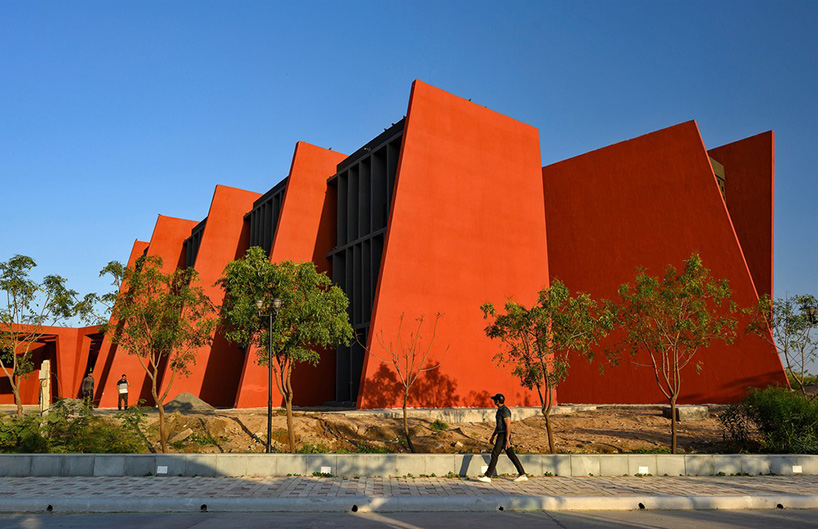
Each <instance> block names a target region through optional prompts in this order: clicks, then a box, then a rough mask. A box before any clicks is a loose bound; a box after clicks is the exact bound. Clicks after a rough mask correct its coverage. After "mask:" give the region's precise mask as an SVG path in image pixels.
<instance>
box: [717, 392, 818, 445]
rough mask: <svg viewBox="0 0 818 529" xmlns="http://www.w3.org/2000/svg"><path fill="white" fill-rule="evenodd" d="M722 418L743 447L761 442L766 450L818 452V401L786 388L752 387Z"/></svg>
mask: <svg viewBox="0 0 818 529" xmlns="http://www.w3.org/2000/svg"><path fill="white" fill-rule="evenodd" d="M719 420H720V421H721V423H722V426H723V427H724V429H725V437H729V438H730V439H731V440H732V441H733V442H735V443H736V444H737V445H738V446H739V447H741V448H744V449H746V448H748V447H752V446H753V445H754V444H756V443H758V444H759V445H760V448H761V450H762V451H765V452H771V453H778V454H782V453H795V454H818V401H813V402H810V401H809V400H807V399H806V398H804V396H802V395H799V394H797V393H794V392H791V391H789V390H787V389H785V388H777V387H769V388H766V389H762V390H752V391H751V392H750V393H749V394H748V395H747V396H746V397H745V398H744V400H742V401H741V402H740V403H739V404H737V405H735V406H731V407H730V408H728V409H727V410H726V411H725V412H723V413H722V414H721V415H719ZM756 431H757V433H756Z"/></svg>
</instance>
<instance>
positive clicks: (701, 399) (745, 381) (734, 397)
mask: <svg viewBox="0 0 818 529" xmlns="http://www.w3.org/2000/svg"><path fill="white" fill-rule="evenodd" d="M705 369H706V367H705ZM776 375H778V372H775V371H770V372H767V373H760V374H758V375H755V376H752V377H744V378H740V379H738V380H731V381H730V383H729V384H725V385H724V386H723V389H722V391H721V392H720V393H721V394H722V395H726V397H724V398H723V399H720V402H739V401H740V400H741V399H743V398H744V397H745V396H746V395H747V394H748V393H749V392H750V390H751V389H754V388H757V389H763V388H766V387H770V386H779V387H787V385H786V384H770V380H775V376H776ZM693 376H696V374H695V372H694V373H693ZM691 378H692V377H691ZM683 383H684V382H683ZM711 402H713V395H712V394H704V393H685V392H684V389H683V390H682V395H681V396H680V397H679V403H681V404H708V403H711Z"/></svg>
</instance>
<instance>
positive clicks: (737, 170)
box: [709, 131, 775, 296]
mask: <svg viewBox="0 0 818 529" xmlns="http://www.w3.org/2000/svg"><path fill="white" fill-rule="evenodd" d="M709 154H710V156H711V157H712V158H713V159H714V160H716V161H717V162H719V163H721V164H722V165H724V175H725V178H724V188H725V189H724V195H725V199H726V201H727V209H728V210H729V211H730V218H731V219H732V220H733V227H734V228H735V229H736V235H738V240H739V241H740V242H741V249H742V250H743V252H744V258H745V259H747V266H748V267H749V268H750V274H752V276H753V282H754V283H755V286H756V290H757V291H758V293H759V295H763V294H769V295H770V296H772V295H773V279H774V278H773V261H774V260H773V249H774V232H773V216H774V207H773V204H774V195H775V135H774V133H773V132H772V131H769V132H765V133H763V134H759V135H757V136H753V137H751V138H746V139H743V140H740V141H737V142H734V143H730V144H728V145H724V146H722V147H717V148H715V149H711V150H710V151H709Z"/></svg>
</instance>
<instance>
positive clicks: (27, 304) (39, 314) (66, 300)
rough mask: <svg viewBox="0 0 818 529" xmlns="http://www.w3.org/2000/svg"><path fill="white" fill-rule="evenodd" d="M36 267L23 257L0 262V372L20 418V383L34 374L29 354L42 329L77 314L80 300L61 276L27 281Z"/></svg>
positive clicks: (29, 259) (49, 276)
mask: <svg viewBox="0 0 818 529" xmlns="http://www.w3.org/2000/svg"><path fill="white" fill-rule="evenodd" d="M36 266H37V264H36V263H35V262H34V259H32V258H31V257H27V256H25V255H15V256H14V257H12V258H11V259H9V260H8V261H5V262H0V291H3V292H5V298H6V303H5V304H4V306H0V368H2V370H3V373H4V374H5V375H6V377H8V380H9V384H10V386H11V391H12V393H13V394H14V403H15V404H16V405H17V417H18V418H19V417H22V416H23V402H22V400H21V398H20V379H21V378H25V377H26V376H27V375H28V374H29V373H31V372H32V371H33V370H34V367H35V366H34V364H33V362H32V361H31V352H32V351H31V350H32V347H33V346H34V344H35V343H37V342H39V341H40V340H41V339H42V337H43V335H44V334H45V332H44V329H43V327H45V326H53V325H58V324H60V323H61V322H64V321H65V320H67V319H69V318H71V317H73V316H75V315H77V314H78V312H79V311H80V308H81V303H82V302H81V300H78V296H77V293H76V292H75V291H74V290H70V289H68V288H67V287H66V286H65V282H66V280H65V279H63V278H62V277H60V276H56V275H48V276H45V277H44V278H43V280H42V281H40V282H37V281H35V280H34V279H32V278H31V277H30V273H31V270H32V269H33V268H34V267H36Z"/></svg>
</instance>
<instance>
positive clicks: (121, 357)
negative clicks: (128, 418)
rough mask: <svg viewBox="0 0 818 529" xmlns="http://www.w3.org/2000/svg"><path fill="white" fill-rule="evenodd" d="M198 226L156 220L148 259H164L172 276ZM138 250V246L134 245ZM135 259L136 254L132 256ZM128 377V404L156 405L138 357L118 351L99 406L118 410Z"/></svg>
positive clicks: (191, 222) (169, 219)
mask: <svg viewBox="0 0 818 529" xmlns="http://www.w3.org/2000/svg"><path fill="white" fill-rule="evenodd" d="M196 224H198V222H197V221H195V220H187V219H178V218H174V217H166V216H164V215H159V217H158V218H157V219H156V226H155V227H154V229H153V235H151V241H150V244H149V245H148V250H147V255H156V256H159V257H161V258H162V264H163V266H162V269H163V271H164V272H165V273H169V272H172V271H173V270H175V269H177V268H178V267H179V266H183V265H184V262H185V252H184V247H183V243H184V241H185V239H187V238H188V237H189V236H190V231H191V230H192V229H193V228H194V227H195V226H196ZM134 247H135V248H134V249H136V245H134ZM132 255H133V254H132ZM123 373H125V374H127V375H128V380H129V381H130V383H131V387H130V391H129V400H130V402H131V403H132V404H134V403H136V400H137V399H138V398H140V399H144V400H145V402H146V404H147V405H149V406H151V405H153V398H152V397H151V394H150V379H149V378H148V376H147V375H146V374H145V370H144V369H143V368H142V366H141V365H140V364H139V360H138V359H137V357H136V356H135V355H129V354H126V353H125V352H124V351H123V350H121V349H119V350H117V351H116V352H114V358H113V360H112V362H111V368H110V370H109V372H108V374H107V377H106V379H105V381H104V385H103V384H99V382H98V384H99V386H102V387H101V390H102V394H101V396H100V399H99V406H100V407H104V408H110V407H114V406H116V401H117V391H116V381H117V380H119V378H120V376H122V374H123Z"/></svg>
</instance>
